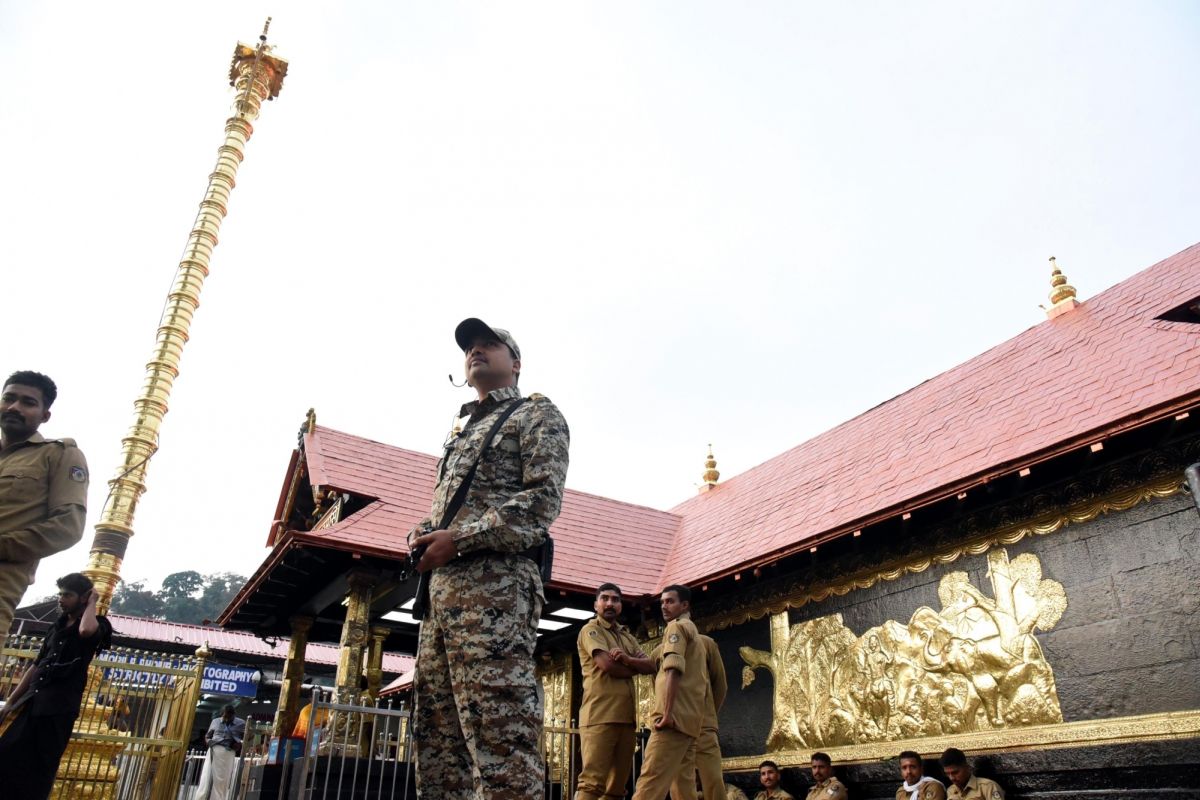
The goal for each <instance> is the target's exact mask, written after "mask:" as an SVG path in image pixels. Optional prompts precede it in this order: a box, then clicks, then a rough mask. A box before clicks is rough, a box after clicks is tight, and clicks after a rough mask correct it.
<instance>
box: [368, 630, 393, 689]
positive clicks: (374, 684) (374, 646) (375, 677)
mask: <svg viewBox="0 0 1200 800" xmlns="http://www.w3.org/2000/svg"><path fill="white" fill-rule="evenodd" d="M391 633H392V631H391V629H390V628H380V627H374V628H371V646H370V649H369V650H368V651H367V694H368V695H370V696H371V702H375V701H376V700H378V699H379V690H380V689H382V688H383V643H384V642H386V641H387V638H388V636H390V635H391Z"/></svg>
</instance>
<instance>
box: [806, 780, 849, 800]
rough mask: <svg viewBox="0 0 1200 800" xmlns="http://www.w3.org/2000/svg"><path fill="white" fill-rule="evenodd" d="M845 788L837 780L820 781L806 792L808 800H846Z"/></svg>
mask: <svg viewBox="0 0 1200 800" xmlns="http://www.w3.org/2000/svg"><path fill="white" fill-rule="evenodd" d="M848 797H849V795H848V794H847V793H846V787H845V785H843V784H842V782H841V781H839V780H838V779H837V778H829V779H828V780H824V781H821V782H820V783H818V784H816V785H815V786H813V787H812V788H811V789H809V790H808V800H846V799H847V798H848Z"/></svg>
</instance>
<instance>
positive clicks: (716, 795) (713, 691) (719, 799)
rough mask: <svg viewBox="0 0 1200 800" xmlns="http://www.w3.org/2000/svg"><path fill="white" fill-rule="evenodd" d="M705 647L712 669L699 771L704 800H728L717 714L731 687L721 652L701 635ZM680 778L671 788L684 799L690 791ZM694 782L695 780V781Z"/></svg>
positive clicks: (699, 740)
mask: <svg viewBox="0 0 1200 800" xmlns="http://www.w3.org/2000/svg"><path fill="white" fill-rule="evenodd" d="M700 643H701V644H703V645H704V661H705V666H706V667H707V668H708V686H709V692H708V695H707V696H706V697H705V703H704V721H703V722H702V723H701V725H700V735H699V736H698V737H696V755H695V759H696V772H697V773H699V775H700V788H701V789H702V790H703V791H704V800H725V774H724V772H723V771H722V769H721V740H720V738H719V737H718V734H717V714H718V712H719V711H720V710H721V706H722V705H724V704H725V695H726V694H727V693H728V692H729V684H728V683H727V682H726V679H725V663H724V662H723V661H721V650H720V648H718V647H717V643H716V642H714V641H713V640H712V639H711V638H709V637H708V636H705V635H704V634H700ZM682 780H683V779H682V778H681V779H677V780H676V782H675V783H674V784H672V785H671V797H683V796H684V795H685V793H686V791H687V790H686V789H685V788H684V787H683V786H682V784H681V781H682ZM692 783H693V784H694V783H695V780H694V779H692Z"/></svg>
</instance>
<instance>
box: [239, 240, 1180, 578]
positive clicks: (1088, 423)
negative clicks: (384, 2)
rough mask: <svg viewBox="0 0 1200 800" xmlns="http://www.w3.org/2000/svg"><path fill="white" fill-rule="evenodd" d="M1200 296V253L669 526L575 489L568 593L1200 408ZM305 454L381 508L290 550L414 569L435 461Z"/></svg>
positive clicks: (815, 534)
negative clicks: (390, 560)
mask: <svg viewBox="0 0 1200 800" xmlns="http://www.w3.org/2000/svg"><path fill="white" fill-rule="evenodd" d="M1197 296H1200V244H1198V245H1195V246H1193V247H1191V248H1189V249H1187V250H1184V251H1183V252H1181V253H1178V254H1177V255H1175V256H1172V257H1171V258H1168V259H1166V260H1165V261H1162V262H1160V263H1158V264H1156V265H1154V266H1153V267H1150V268H1149V269H1147V270H1144V271H1143V272H1141V273H1139V274H1137V275H1135V276H1133V277H1132V278H1129V279H1128V280H1126V281H1123V282H1122V283H1120V284H1118V285H1116V286H1114V287H1112V288H1111V289H1108V290H1107V291H1104V292H1102V293H1100V294H1098V295H1096V296H1095V297H1093V298H1091V299H1089V300H1087V301H1086V302H1084V303H1083V304H1082V305H1080V306H1079V307H1077V308H1075V309H1074V310H1072V311H1069V312H1067V313H1065V314H1062V315H1060V316H1057V317H1055V318H1054V319H1050V320H1046V321H1044V322H1042V323H1040V324H1038V325H1036V326H1034V327H1032V328H1030V329H1028V330H1026V331H1024V332H1023V333H1021V334H1019V335H1017V336H1015V337H1014V338H1012V339H1010V340H1008V341H1007V342H1005V343H1003V344H1001V345H999V346H998V347H995V348H992V349H991V350H988V351H987V352H985V353H983V354H981V355H979V356H976V357H975V358H973V359H971V360H969V361H967V362H965V363H964V364H961V365H959V366H958V367H955V368H954V369H951V370H949V371H947V372H944V373H942V374H941V375H938V376H937V377H935V378H932V379H930V380H928V381H926V382H925V383H922V384H920V385H919V386H917V387H915V388H914V389H911V390H910V391H908V392H905V393H904V394H902V395H899V396H898V397H895V398H893V399H892V400H889V401H887V402H885V403H883V404H881V405H879V406H877V407H875V408H873V409H871V410H870V411H867V412H866V413H864V414H861V415H859V416H858V417H855V418H854V419H851V420H849V421H847V422H845V423H843V424H842V425H839V426H838V427H836V428H834V429H832V430H830V431H828V432H826V433H823V434H821V435H820V436H817V437H815V438H813V439H811V440H809V441H807V442H805V443H803V444H801V445H799V446H797V447H794V448H792V449H791V450H788V451H787V452H785V453H782V454H780V455H779V456H776V457H775V458H772V459H770V460H769V461H766V462H764V463H763V464H760V465H758V466H757V467H754V468H753V469H751V470H749V471H747V472H745V473H742V474H741V475H738V476H736V477H733V478H730V479H728V480H726V481H725V482H724V483H722V484H720V485H718V486H717V487H716V488H715V489H713V490H712V491H709V492H706V493H704V494H701V495H698V496H696V497H693V498H691V499H689V500H687V501H685V502H683V503H681V504H680V505H678V506H676V507H675V508H674V509H672V510H671V511H670V512H663V511H657V510H654V509H650V508H645V507H641V506H634V505H629V504H626V503H621V502H619V501H616V500H611V499H609V498H604V497H598V496H596V495H590V494H585V493H583V492H577V491H574V490H568V491H567V493H566V496H565V497H564V501H563V509H562V514H561V515H560V517H559V519H558V521H557V522H556V523H555V525H554V526H553V528H552V529H551V532H552V533H553V535H554V537H555V543H556V553H555V569H554V583H555V584H558V585H560V586H563V587H568V586H569V587H577V588H587V589H590V588H591V587H593V586H595V585H597V584H598V583H600V582H602V581H604V580H610V579H616V580H617V581H618V582H619V583H621V585H622V588H624V589H625V591H626V593H627V594H629V595H638V594H651V593H653V592H655V591H657V590H658V589H659V588H660V587H661V586H663V585H666V584H668V583H674V582H693V583H694V582H700V581H703V580H707V579H711V578H715V577H719V576H721V575H724V574H728V573H730V572H733V571H735V570H738V569H741V568H744V567H745V566H747V565H749V564H752V563H755V562H756V561H763V560H766V559H768V558H777V557H779V556H780V555H783V554H785V553H790V552H796V551H798V550H800V549H801V548H805V547H809V546H811V545H812V544H815V543H820V542H822V541H827V540H828V539H831V538H834V537H836V536H839V535H843V534H845V533H848V532H849V531H851V530H854V529H855V528H858V527H862V526H863V525H864V524H867V523H869V522H871V521H875V520H880V519H885V518H887V517H888V516H891V515H893V514H896V513H899V512H900V511H902V510H905V509H910V508H914V507H916V506H918V505H922V504H924V503H927V502H931V501H933V500H936V499H939V498H941V497H945V496H948V495H950V494H952V493H954V492H957V491H960V490H962V489H963V488H967V487H969V486H971V485H973V484H976V483H978V482H979V481H981V480H983V479H984V478H986V477H988V476H990V475H993V474H1004V473H1006V472H1010V471H1012V470H1014V469H1016V468H1017V467H1018V466H1023V465H1026V464H1032V463H1036V462H1037V461H1040V460H1042V459H1044V458H1048V457H1050V456H1052V455H1054V454H1055V453H1056V452H1060V451H1065V450H1068V449H1071V448H1075V447H1080V446H1083V445H1084V444H1087V443H1089V442H1090V441H1094V440H1095V439H1096V438H1098V437H1101V436H1103V435H1105V434H1109V433H1114V432H1116V431H1117V430H1120V429H1122V428H1123V427H1127V426H1131V425H1136V424H1140V423H1142V422H1147V421H1150V420H1151V419H1157V418H1161V417H1162V416H1164V415H1165V414H1167V413H1173V412H1172V409H1174V408H1177V407H1178V408H1184V407H1188V406H1190V405H1194V404H1195V403H1197V402H1200V326H1197V325H1194V324H1189V323H1175V322H1164V321H1161V320H1156V319H1155V318H1156V317H1158V316H1159V315H1161V314H1162V313H1164V312H1166V311H1168V310H1169V309H1172V308H1174V307H1176V306H1179V305H1180V304H1182V303H1183V302H1185V301H1186V300H1189V299H1192V298H1195V297H1197ZM305 443H306V444H305V452H306V456H307V458H308V467H309V475H310V480H311V481H312V483H313V484H314V485H319V486H322V487H327V488H335V489H340V490H343V491H347V492H352V493H355V494H358V495H360V496H363V495H365V496H368V497H374V498H378V499H377V501H376V502H374V503H372V504H371V505H369V506H367V507H366V508H364V509H362V510H360V511H358V512H357V513H355V514H353V515H351V516H350V517H348V518H346V519H344V520H342V521H341V522H339V523H338V524H337V525H335V526H332V527H331V528H327V529H325V530H321V531H315V532H307V533H305V532H296V531H292V532H290V533H289V536H291V537H294V539H295V540H296V541H298V542H310V543H320V544H321V545H323V546H331V547H335V548H339V549H345V550H352V551H357V552H363V553H372V554H377V555H383V556H391V557H395V556H398V555H402V554H403V553H405V552H406V547H405V543H404V537H405V535H406V533H407V532H408V530H409V529H410V528H411V527H412V526H413V525H414V524H415V523H416V522H417V521H419V520H420V519H421V518H422V517H424V515H425V514H426V513H428V509H429V505H430V501H431V498H432V490H433V482H434V470H435V465H436V459H435V458H434V457H433V456H429V455H425V454H423V453H415V452H413V451H411V450H404V449H402V448H398V447H393V446H391V445H385V444H381V443H379V442H374V441H371V440H368V439H362V438H360V437H356V436H351V435H349V434H345V433H341V432H339V431H334V430H331V429H329V428H324V427H320V426H318V427H317V428H316V429H315V431H314V432H313V433H311V434H308V435H307V436H306V438H305ZM279 544H284V542H282V541H281V542H280V543H279ZM278 546H279V545H277V548H276V549H277V550H278ZM270 560H271V558H270V557H268V559H267V561H265V562H264V564H263V566H262V567H260V569H259V572H262V571H263V570H264V569H269V562H270ZM257 575H258V573H256V576H257ZM239 597H240V596H239Z"/></svg>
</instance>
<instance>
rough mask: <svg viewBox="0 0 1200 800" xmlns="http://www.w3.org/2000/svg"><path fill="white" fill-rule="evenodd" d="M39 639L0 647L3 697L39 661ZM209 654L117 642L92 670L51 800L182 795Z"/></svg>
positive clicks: (171, 799)
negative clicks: (168, 651) (156, 650)
mask: <svg viewBox="0 0 1200 800" xmlns="http://www.w3.org/2000/svg"><path fill="white" fill-rule="evenodd" d="M41 644H42V637H41V636H10V637H8V638H7V639H6V640H5V641H4V644H3V646H2V647H0V699H3V700H5V701H7V698H8V696H9V695H10V694H11V693H12V691H13V689H15V687H16V685H17V684H18V683H19V682H20V680H21V677H22V676H23V675H24V674H25V671H26V670H27V669H29V667H31V666H32V665H33V663H34V661H35V659H36V658H37V653H38V650H39V648H40V647H41ZM203 671H204V659H203V658H201V657H198V656H178V655H171V654H166V653H152V652H147V651H143V650H134V649H131V648H124V647H115V648H112V649H109V650H105V651H103V652H101V653H99V654H97V656H96V658H95V659H93V661H92V664H91V666H90V667H89V669H88V679H87V683H86V685H85V688H84V691H83V696H82V698H81V701H80V707H79V716H78V717H77V718H76V720H75V727H74V731H73V732H72V734H71V740H70V742H69V743H68V745H67V749H66V752H64V753H63V756H62V760H61V761H60V762H59V766H58V774H57V777H56V779H55V783H54V790H53V792H52V793H51V797H53V798H63V799H64V800H66V799H67V798H79V797H98V798H99V797H102V798H108V799H111V800H176V792H175V787H176V786H178V785H179V777H178V776H179V773H180V770H181V769H182V767H183V759H184V751H185V748H186V744H187V737H188V735H189V733H190V731H191V728H192V721H193V720H194V718H195V713H196V701H197V699H198V697H199V690H200V677H201V675H202V674H203Z"/></svg>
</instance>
